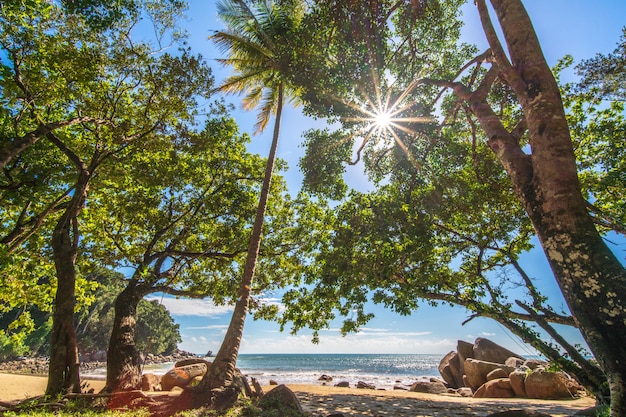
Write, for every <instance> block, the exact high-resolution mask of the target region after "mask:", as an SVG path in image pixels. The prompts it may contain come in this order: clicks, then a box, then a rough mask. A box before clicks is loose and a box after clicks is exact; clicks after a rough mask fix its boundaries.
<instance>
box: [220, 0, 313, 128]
mask: <svg viewBox="0 0 626 417" xmlns="http://www.w3.org/2000/svg"><path fill="white" fill-rule="evenodd" d="M298 3H299V2H295V1H294V2H292V1H286V2H268V1H254V2H251V3H250V4H246V3H245V2H243V1H236V0H223V1H219V2H218V3H217V12H218V15H219V16H220V18H221V19H222V20H223V21H224V23H225V24H226V27H227V29H226V30H224V31H219V32H216V33H215V34H214V35H212V36H211V39H212V40H213V41H214V42H215V44H216V45H217V47H218V48H219V49H220V50H221V51H222V52H224V53H225V54H226V55H227V58H223V59H219V60H218V61H219V62H220V63H222V64H223V65H225V66H232V68H233V69H234V74H233V75H231V76H229V77H228V78H226V79H225V80H224V81H223V82H222V84H221V85H220V87H219V89H220V91H223V92H227V93H237V94H239V93H245V94H246V95H245V97H244V99H243V105H244V108H245V109H248V110H251V109H254V108H258V109H259V112H258V116H257V123H256V124H255V128H256V132H257V133H259V132H262V131H263V130H264V129H265V127H266V125H267V123H268V121H269V119H270V116H271V115H272V114H273V113H275V112H276V110H277V108H278V106H282V105H283V103H279V102H278V101H279V89H284V95H285V97H286V98H288V99H290V100H292V103H294V104H297V103H298V97H299V94H298V92H297V90H294V88H293V87H292V84H291V83H288V82H285V81H286V80H285V78H284V74H285V73H286V69H287V67H288V66H289V64H290V61H289V57H288V56H287V57H285V56H284V54H285V51H286V49H285V46H286V45H287V41H288V39H290V37H291V36H292V35H293V32H294V30H295V28H296V27H297V26H298V24H299V21H300V18H301V12H302V10H301V8H300V6H299V4H298Z"/></svg>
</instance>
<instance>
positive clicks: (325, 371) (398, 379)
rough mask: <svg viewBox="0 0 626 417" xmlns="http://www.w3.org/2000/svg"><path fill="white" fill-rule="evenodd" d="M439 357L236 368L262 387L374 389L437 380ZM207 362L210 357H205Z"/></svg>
mask: <svg viewBox="0 0 626 417" xmlns="http://www.w3.org/2000/svg"><path fill="white" fill-rule="evenodd" d="M443 356H444V355H443V354H436V355H418V354H415V355H401V354H392V355H379V354H241V355H239V359H238V361H237V367H238V368H239V369H240V370H241V372H242V373H243V374H244V375H247V376H248V377H254V378H256V379H258V380H259V382H260V383H261V384H263V385H266V384H269V381H270V380H275V381H276V382H278V383H279V384H283V383H285V384H289V383H292V384H321V382H320V381H319V377H320V376H322V375H328V376H330V377H332V378H333V380H332V382H329V383H328V384H336V383H338V382H340V381H348V382H349V383H350V384H351V385H354V384H356V383H357V382H358V381H363V382H367V383H370V384H374V385H375V386H376V387H377V388H392V387H393V386H394V385H410V384H412V383H413V382H415V381H418V380H423V379H428V378H430V377H433V376H435V377H439V371H438V369H437V367H438V365H439V361H440V360H441V358H442V357H443ZM206 359H208V360H209V361H210V360H211V358H206ZM172 366H173V364H172V363H164V364H159V365H151V366H148V365H147V366H146V368H145V369H144V372H152V373H155V374H163V373H165V372H167V371H168V370H169V369H171V368H172Z"/></svg>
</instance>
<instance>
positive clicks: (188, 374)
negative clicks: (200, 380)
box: [161, 362, 208, 391]
mask: <svg viewBox="0 0 626 417" xmlns="http://www.w3.org/2000/svg"><path fill="white" fill-rule="evenodd" d="M207 370H208V363H207V362H205V363H195V364H192V365H185V366H179V367H175V368H173V369H170V370H169V371H167V372H166V373H165V374H164V375H163V376H162V377H161V389H162V390H163V391H170V390H171V389H172V388H174V387H182V388H184V387H186V386H187V385H188V384H189V383H190V382H191V381H192V380H193V379H194V378H195V377H197V376H204V374H206V372H207Z"/></svg>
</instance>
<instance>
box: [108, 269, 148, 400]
mask: <svg viewBox="0 0 626 417" xmlns="http://www.w3.org/2000/svg"><path fill="white" fill-rule="evenodd" d="M142 297H143V293H141V291H140V290H139V288H138V287H137V285H136V283H135V282H133V281H131V282H129V283H128V285H127V286H126V288H124V290H123V291H122V292H121V293H120V294H119V295H118V296H117V297H116V299H115V307H114V308H115V316H114V319H113V330H112V331H111V338H110V340H109V348H108V351H107V379H106V386H105V387H104V390H103V391H106V392H117V391H130V390H136V389H141V358H140V355H139V351H138V350H137V346H136V345H135V330H136V328H137V305H138V304H139V301H140V300H141V298H142Z"/></svg>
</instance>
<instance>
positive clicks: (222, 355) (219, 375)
mask: <svg viewBox="0 0 626 417" xmlns="http://www.w3.org/2000/svg"><path fill="white" fill-rule="evenodd" d="M282 107H283V86H282V84H281V85H280V86H279V87H278V106H277V110H276V120H275V122H274V135H273V138H272V146H271V148H270V153H269V156H268V158H267V165H266V167H265V176H264V178H263V186H262V188H261V194H260V197H259V205H258V207H257V211H256V216H255V218H254V225H253V227H252V235H251V236H250V241H249V243H248V254H247V257H246V264H245V266H244V272H243V277H242V278H241V282H240V284H239V293H238V294H239V297H238V299H237V302H236V303H235V310H234V311H233V315H232V317H231V320H230V324H229V325H228V330H227V332H226V335H225V336H224V341H223V342H222V345H221V347H220V350H219V351H218V352H217V355H216V356H215V359H214V360H213V363H212V364H211V366H210V367H209V370H208V372H207V374H206V375H205V376H204V378H203V379H202V382H201V383H200V384H199V385H198V387H197V389H196V390H195V391H194V394H195V395H194V396H195V398H194V401H193V403H194V404H197V405H200V404H204V403H206V402H207V401H210V398H211V396H210V395H209V392H210V391H211V390H212V389H214V388H220V387H225V386H228V385H230V384H232V382H233V379H234V374H235V366H236V363H237V356H238V354H239V346H240V344H241V338H242V336H243V327H244V323H245V320H246V315H247V313H248V303H249V301H250V288H251V286H252V281H253V279H254V272H255V269H256V263H257V259H258V256H259V249H260V247H261V237H262V232H263V223H264V221H265V209H266V207H267V201H268V197H269V192H270V185H271V182H272V173H273V170H274V162H275V159H276V150H277V148H278V135H279V131H280V118H281V114H282Z"/></svg>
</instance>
